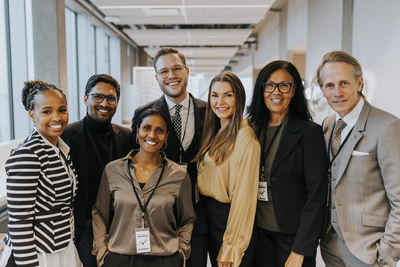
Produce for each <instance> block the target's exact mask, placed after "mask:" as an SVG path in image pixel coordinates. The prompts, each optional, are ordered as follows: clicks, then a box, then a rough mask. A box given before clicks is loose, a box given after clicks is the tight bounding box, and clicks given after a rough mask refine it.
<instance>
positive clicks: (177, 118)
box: [172, 104, 182, 140]
mask: <svg viewBox="0 0 400 267" xmlns="http://www.w3.org/2000/svg"><path fill="white" fill-rule="evenodd" d="M174 108H175V114H174V116H173V117H172V125H173V126H174V130H175V133H176V136H178V138H179V140H181V131H182V118H181V114H180V113H179V112H180V110H181V108H182V105H181V104H176V105H175V106H174Z"/></svg>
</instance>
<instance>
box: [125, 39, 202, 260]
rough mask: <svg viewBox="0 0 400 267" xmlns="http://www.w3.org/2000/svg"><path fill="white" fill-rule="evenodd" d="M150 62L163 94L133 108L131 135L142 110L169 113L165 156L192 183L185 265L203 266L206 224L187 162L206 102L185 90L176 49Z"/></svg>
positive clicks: (185, 74) (197, 139)
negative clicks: (191, 220) (170, 127)
mask: <svg viewBox="0 0 400 267" xmlns="http://www.w3.org/2000/svg"><path fill="white" fill-rule="evenodd" d="M153 65H154V69H155V72H156V75H155V78H156V79H157V82H158V84H159V85H160V89H161V91H163V93H164V94H163V96H161V97H160V98H159V99H157V100H155V101H153V102H150V103H148V104H146V105H143V106H141V107H139V108H137V109H136V111H135V114H134V116H133V119H132V131H133V135H132V136H133V137H135V136H136V129H135V127H134V125H136V120H137V118H138V116H139V115H140V113H141V112H143V111H144V110H146V109H148V108H158V109H161V110H162V111H164V112H165V113H166V114H169V115H170V119H171V122H172V125H173V130H172V131H171V133H170V134H169V136H168V140H167V147H166V148H165V150H164V151H165V154H166V156H167V157H168V158H169V159H171V160H173V161H175V162H177V163H178V164H181V165H183V166H185V167H186V168H187V171H188V173H189V176H190V179H191V182H192V196H193V207H194V209H195V212H196V215H197V220H196V223H195V225H194V228H193V233H192V238H191V247H192V249H191V256H190V258H189V259H188V261H187V266H188V267H205V266H206V265H207V237H206V234H207V224H206V222H205V217H204V207H203V201H202V197H201V196H200V195H199V193H198V190H197V188H196V184H197V169H196V165H195V164H194V163H191V161H192V159H193V158H194V157H195V155H196V154H197V152H198V150H199V146H200V140H201V135H202V131H203V122H204V115H205V109H206V103H205V102H204V101H202V100H200V99H197V98H194V97H193V96H192V95H191V94H189V93H188V91H187V85H188V77H189V68H188V67H187V66H186V59H185V56H184V55H183V54H182V53H180V52H179V51H178V50H176V49H173V48H170V47H164V48H162V49H160V50H159V51H158V52H157V54H156V56H155V57H154V61H153ZM136 146H137V144H136Z"/></svg>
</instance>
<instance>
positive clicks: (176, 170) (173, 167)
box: [165, 158, 187, 181]
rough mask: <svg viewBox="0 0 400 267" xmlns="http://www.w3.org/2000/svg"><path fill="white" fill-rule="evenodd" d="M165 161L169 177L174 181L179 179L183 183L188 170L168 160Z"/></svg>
mask: <svg viewBox="0 0 400 267" xmlns="http://www.w3.org/2000/svg"><path fill="white" fill-rule="evenodd" d="M165 160H166V165H165V171H167V176H168V177H169V178H172V179H174V180H175V179H177V180H182V181H183V179H184V178H185V177H186V174H187V170H186V168H185V167H183V166H181V165H179V164H178V163H176V162H174V161H172V160H170V159H168V158H165Z"/></svg>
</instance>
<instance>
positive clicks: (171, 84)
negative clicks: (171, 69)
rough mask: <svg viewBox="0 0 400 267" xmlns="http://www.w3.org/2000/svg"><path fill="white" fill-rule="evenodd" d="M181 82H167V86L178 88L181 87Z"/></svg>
mask: <svg viewBox="0 0 400 267" xmlns="http://www.w3.org/2000/svg"><path fill="white" fill-rule="evenodd" d="M179 83H180V81H170V82H166V84H167V85H168V86H177V85H179Z"/></svg>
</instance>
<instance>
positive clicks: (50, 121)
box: [28, 89, 68, 145]
mask: <svg viewBox="0 0 400 267" xmlns="http://www.w3.org/2000/svg"><path fill="white" fill-rule="evenodd" d="M34 103H35V105H34V108H33V109H32V110H29V111H28V114H29V116H30V118H31V119H32V121H33V123H34V124H35V127H36V129H37V130H38V132H39V133H40V134H41V135H42V136H43V137H44V138H46V139H47V140H48V141H49V142H50V143H52V144H53V145H57V141H58V137H59V136H60V135H61V134H62V132H63V131H64V129H65V127H67V124H68V110H67V101H66V100H65V97H64V96H63V95H62V94H61V93H60V92H58V91H57V90H53V89H50V90H46V91H43V92H41V93H39V94H37V95H35V98H34Z"/></svg>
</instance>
